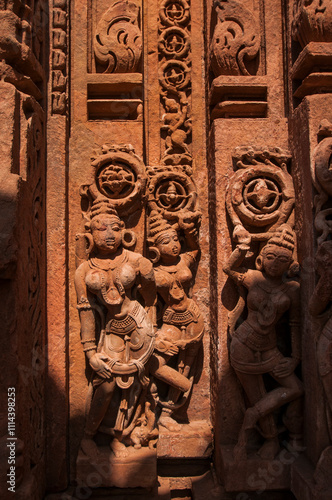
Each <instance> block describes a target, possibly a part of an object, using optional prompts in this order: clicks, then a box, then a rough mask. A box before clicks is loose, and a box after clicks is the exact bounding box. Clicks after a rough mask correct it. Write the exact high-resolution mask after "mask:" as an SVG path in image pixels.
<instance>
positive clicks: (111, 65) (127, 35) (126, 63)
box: [94, 0, 142, 73]
mask: <svg viewBox="0 0 332 500" xmlns="http://www.w3.org/2000/svg"><path fill="white" fill-rule="evenodd" d="M139 14H140V9H139V7H138V5H136V4H135V3H134V2H124V1H122V0H120V1H115V2H113V4H112V5H111V6H110V8H109V9H108V10H107V11H106V12H105V13H104V14H103V15H102V17H101V19H100V21H99V23H98V26H97V29H96V32H95V36H94V53H95V58H96V63H97V72H100V73H135V72H136V71H138V70H139V66H140V61H141V56H142V35H141V30H140V25H139V23H140V18H139Z"/></svg>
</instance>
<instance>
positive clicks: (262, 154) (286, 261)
mask: <svg viewBox="0 0 332 500" xmlns="http://www.w3.org/2000/svg"><path fill="white" fill-rule="evenodd" d="M233 160H235V165H236V168H237V169H238V170H237V171H236V172H235V174H234V175H233V176H232V177H231V179H230V183H229V186H228V195H227V203H226V204H227V210H228V214H229V216H230V218H231V221H232V224H233V226H234V230H233V241H234V243H235V245H236V247H235V249H234V251H233V252H232V254H231V256H230V258H229V260H228V262H227V264H226V265H225V267H224V271H225V273H226V274H227V275H228V276H229V277H230V278H231V279H232V280H233V281H234V282H235V283H236V284H237V286H238V290H239V300H238V303H237V305H236V307H235V308H234V309H233V310H232V311H231V312H230V313H229V333H230V335H231V343H230V359H231V365H232V366H233V368H234V370H235V373H236V375H237V377H238V379H239V381H240V382H241V385H242V387H243V389H244V391H245V393H246V395H247V398H248V402H249V407H248V408H247V410H246V412H245V415H244V421H243V424H242V427H241V429H240V434H239V439H238V443H237V445H236V447H235V449H234V459H235V460H236V461H242V460H246V459H247V458H248V457H247V450H246V446H247V443H248V438H249V431H250V430H251V432H253V431H252V430H253V429H254V428H255V427H256V426H257V423H258V422H259V430H260V433H261V435H262V436H263V437H264V438H265V439H266V441H264V442H263V445H262V446H261V448H260V449H259V450H258V452H257V453H258V455H259V456H261V458H263V459H270V460H273V459H274V458H275V456H276V455H277V453H278V452H279V450H280V448H279V446H280V444H279V441H278V430H277V427H276V424H275V419H274V413H275V412H276V410H277V409H279V408H281V407H282V406H283V405H284V404H285V402H288V403H289V405H288V407H287V408H286V410H285V412H284V415H283V422H284V424H285V426H286V428H287V429H288V431H289V433H290V435H294V434H297V435H298V436H300V434H301V418H300V415H301V406H300V405H301V402H300V396H301V394H302V385H301V383H300V381H299V380H298V378H297V376H296V375H295V374H294V370H295V368H296V366H297V365H298V363H299V361H300V354H301V349H300V311H299V307H300V302H299V300H300V296H299V284H298V282H297V281H295V280H294V278H293V277H294V275H295V273H296V271H297V268H298V265H297V263H296V262H295V247H296V242H295V235H294V232H293V230H292V226H293V214H292V212H293V206H294V189H293V185H292V179H291V177H290V175H289V174H288V172H287V163H288V162H289V160H290V156H289V154H288V153H287V152H283V151H281V150H280V149H277V148H275V149H267V148H257V149H253V148H238V149H237V150H236V151H235V154H234V155H233ZM257 242H264V245H263V246H262V243H260V244H259V245H257ZM253 257H254V258H255V261H254V263H253ZM286 303H287V306H286V307H285V308H284V307H283V306H282V304H286ZM245 307H246V311H247V313H246V316H245V319H244V318H242V323H240V324H239V323H238V320H239V318H240V316H241V314H242V312H243V310H244V308H245ZM286 310H288V311H289V318H290V323H289V326H288V332H289V334H290V337H291V352H289V351H288V352H287V349H286V348H285V346H284V347H283V348H282V347H281V345H282V342H281V344H280V339H281V338H282V336H284V335H285V326H283V330H282V332H280V333H282V336H281V335H278V334H279V330H278V322H279V320H280V319H281V318H282V317H283V314H284V312H285V311H286ZM278 339H279V340H278ZM283 342H284V340H283ZM267 373H269V374H270V375H271V376H272V377H273V378H275V380H276V381H277V385H278V386H280V387H281V388H282V391H284V390H285V392H284V393H283V394H282V395H281V392H282V391H280V388H279V387H278V388H276V389H272V390H268V389H266V388H265V386H264V376H265V374H267ZM248 375H250V376H249V377H248ZM284 377H287V379H288V380H292V383H291V384H290V385H289V386H287V384H284V382H283V381H284ZM286 386H287V387H288V388H287V389H286ZM290 386H291V387H292V389H290ZM262 417H264V418H262Z"/></svg>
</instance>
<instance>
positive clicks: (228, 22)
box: [210, 0, 261, 77]
mask: <svg viewBox="0 0 332 500" xmlns="http://www.w3.org/2000/svg"><path fill="white" fill-rule="evenodd" d="M214 9H215V12H216V14H217V23H216V26H215V28H214V31H213V35H212V40H211V46H210V65H211V69H212V71H213V73H214V75H215V76H216V77H217V76H220V75H250V74H252V73H251V72H249V70H248V67H247V66H248V61H251V60H253V59H256V58H257V57H258V56H259V51H260V45H261V39H260V35H259V31H258V29H257V26H256V22H255V18H254V16H253V14H252V12H250V10H248V9H247V8H246V7H245V6H244V5H242V4H241V3H240V2H237V1H235V0H215V1H214ZM255 72H257V65H256V71H255Z"/></svg>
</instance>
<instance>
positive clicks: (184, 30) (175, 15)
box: [158, 0, 192, 165]
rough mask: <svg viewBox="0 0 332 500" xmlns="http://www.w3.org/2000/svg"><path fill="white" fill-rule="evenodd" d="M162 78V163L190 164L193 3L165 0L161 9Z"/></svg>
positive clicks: (160, 47)
mask: <svg viewBox="0 0 332 500" xmlns="http://www.w3.org/2000/svg"><path fill="white" fill-rule="evenodd" d="M159 18H160V22H159V42H158V49H159V81H160V84H161V88H162V90H161V105H162V111H163V115H162V120H163V125H162V132H161V133H162V138H164V139H165V152H164V154H163V158H162V162H163V163H165V164H170V165H171V164H172V165H176V164H179V163H182V164H185V163H186V164H189V165H191V162H192V159H191V154H190V134H191V118H190V116H191V112H190V105H191V104H190V101H191V80H190V71H191V53H190V5H189V3H188V2H187V1H186V0H176V1H174V0H163V1H162V2H161V4H160V10H159Z"/></svg>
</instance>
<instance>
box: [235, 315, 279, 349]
mask: <svg viewBox="0 0 332 500" xmlns="http://www.w3.org/2000/svg"><path fill="white" fill-rule="evenodd" d="M234 336H235V337H236V338H238V339H239V340H240V341H241V342H242V343H243V344H245V345H246V346H248V347H250V349H252V350H253V351H268V350H270V349H274V348H275V347H276V345H277V341H276V336H275V333H274V332H273V333H272V334H271V333H266V334H261V333H259V332H257V331H255V330H254V329H253V327H252V326H250V325H249V323H247V322H245V323H242V325H240V326H239V328H237V330H236V331H235V333H234Z"/></svg>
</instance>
